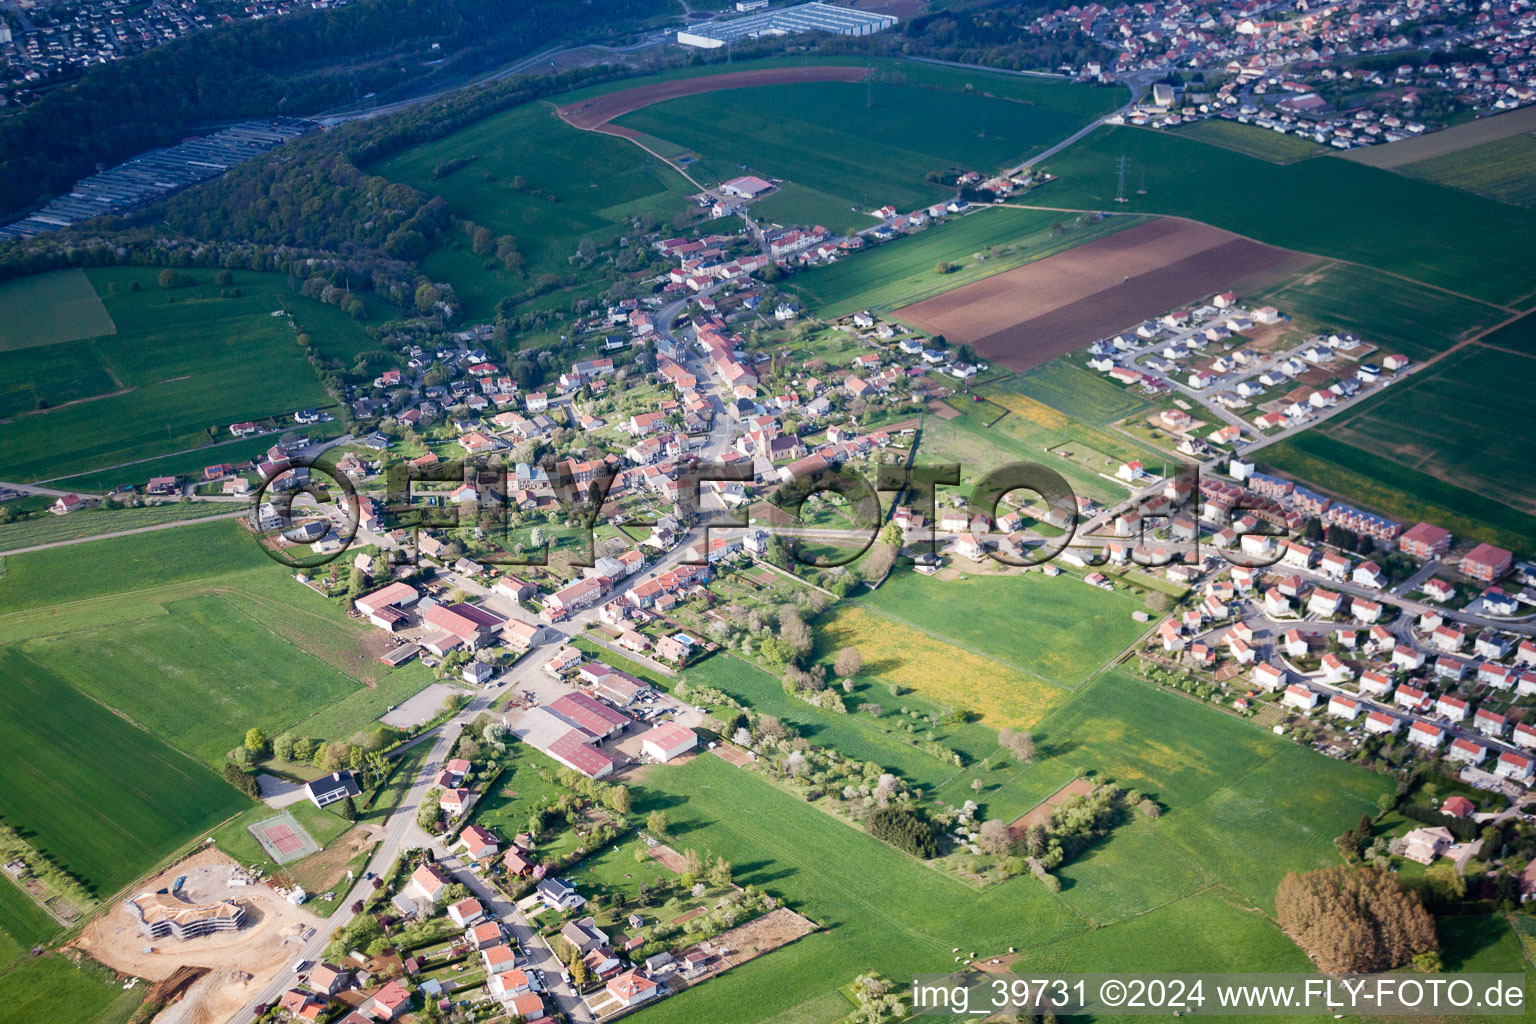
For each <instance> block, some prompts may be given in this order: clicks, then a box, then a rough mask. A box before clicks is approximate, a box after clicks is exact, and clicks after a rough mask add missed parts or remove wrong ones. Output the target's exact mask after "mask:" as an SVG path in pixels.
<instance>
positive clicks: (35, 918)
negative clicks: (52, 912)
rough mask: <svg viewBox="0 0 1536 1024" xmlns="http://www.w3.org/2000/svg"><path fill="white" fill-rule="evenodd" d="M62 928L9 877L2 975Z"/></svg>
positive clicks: (1, 916) (2, 894) (3, 898)
mask: <svg viewBox="0 0 1536 1024" xmlns="http://www.w3.org/2000/svg"><path fill="white" fill-rule="evenodd" d="M58 931H59V926H58V924H57V923H56V922H55V921H54V920H53V918H51V917H49V916H48V915H47V914H46V913H44V912H43V911H42V910H41V909H40V908H39V907H38V905H37V904H36V903H35V902H33V900H32V897H30V896H28V895H27V894H26V893H25V892H23V891H22V889H21V886H19V885H16V884H14V883H13V882H11V880H10V878H9V877H7V878H6V879H4V880H3V882H0V971H3V970H5V968H7V967H9V966H10V965H11V964H13V963H15V962H16V961H17V960H19V959H21V958H22V957H23V956H24V955H26V954H28V953H29V952H30V950H31V949H32V947H33V946H40V945H42V944H43V943H45V942H47V941H48V940H49V939H51V938H52V937H53V936H54V935H56V934H58Z"/></svg>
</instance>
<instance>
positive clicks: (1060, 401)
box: [999, 353, 1152, 427]
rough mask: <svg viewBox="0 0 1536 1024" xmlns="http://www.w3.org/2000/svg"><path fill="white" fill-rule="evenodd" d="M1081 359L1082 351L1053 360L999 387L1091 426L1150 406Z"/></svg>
mask: <svg viewBox="0 0 1536 1024" xmlns="http://www.w3.org/2000/svg"><path fill="white" fill-rule="evenodd" d="M1082 360H1083V356H1082V354H1081V353H1073V354H1072V355H1069V356H1062V357H1060V358H1059V359H1053V360H1051V361H1050V362H1048V363H1045V364H1044V365H1042V366H1037V367H1035V368H1034V369H1033V370H1030V371H1028V372H1027V373H1023V374H1020V375H1019V376H1017V377H1013V378H1010V379H1009V380H1006V381H1003V382H1002V383H1001V384H1000V385H999V389H1000V390H1006V391H1013V392H1017V393H1018V394H1021V395H1023V396H1025V397H1026V398H1032V399H1034V400H1035V401H1037V402H1042V403H1044V404H1045V405H1048V406H1050V407H1051V408H1053V409H1056V410H1058V411H1060V412H1062V413H1064V414H1066V415H1067V416H1069V417H1071V418H1072V419H1074V420H1077V421H1078V422H1079V423H1086V424H1087V425H1089V426H1091V427H1105V426H1108V425H1109V424H1111V423H1114V422H1116V421H1117V420H1123V419H1125V418H1126V417H1127V416H1134V415H1136V414H1137V413H1140V412H1145V411H1146V410H1148V409H1150V408H1151V407H1152V403H1151V402H1149V401H1147V400H1146V399H1145V398H1143V397H1142V396H1141V395H1139V394H1137V393H1136V392H1134V391H1130V390H1128V389H1126V388H1122V387H1120V386H1118V385H1116V384H1111V383H1110V382H1109V381H1108V380H1106V379H1105V378H1104V377H1102V376H1101V375H1099V374H1098V373H1095V372H1094V371H1093V370H1090V369H1088V368H1087V367H1086V366H1084V365H1083V364H1082Z"/></svg>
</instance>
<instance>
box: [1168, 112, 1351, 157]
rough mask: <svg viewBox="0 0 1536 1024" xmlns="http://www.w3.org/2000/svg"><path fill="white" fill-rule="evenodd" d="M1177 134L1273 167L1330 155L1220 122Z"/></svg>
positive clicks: (1308, 144)
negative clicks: (1264, 162)
mask: <svg viewBox="0 0 1536 1024" xmlns="http://www.w3.org/2000/svg"><path fill="white" fill-rule="evenodd" d="M1177 134H1179V135H1183V136H1187V137H1188V138H1191V139H1198V140H1199V141H1201V142H1209V143H1210V144H1211V145H1213V146H1221V147H1222V148H1223V149H1230V150H1233V151H1235V152H1238V153H1242V154H1243V155H1245V156H1254V157H1258V158H1259V159H1260V160H1268V161H1269V162H1270V163H1272V164H1290V163H1295V162H1296V161H1297V160H1305V159H1307V158H1308V157H1313V156H1317V155H1318V154H1320V153H1326V152H1328V151H1327V150H1326V149H1324V148H1323V147H1322V146H1319V145H1318V144H1317V143H1315V142H1313V141H1312V140H1310V139H1303V138H1301V137H1300V136H1296V135H1287V134H1284V133H1282V132H1274V131H1270V130H1269V129H1268V128H1260V127H1258V126H1257V125H1251V124H1239V123H1238V122H1236V121H1224V120H1221V119H1219V118H1215V119H1207V120H1203V121H1196V122H1194V123H1193V124H1191V125H1187V126H1185V127H1182V128H1179V129H1178V132H1177Z"/></svg>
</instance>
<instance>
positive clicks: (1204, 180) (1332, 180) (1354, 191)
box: [1031, 128, 1536, 303]
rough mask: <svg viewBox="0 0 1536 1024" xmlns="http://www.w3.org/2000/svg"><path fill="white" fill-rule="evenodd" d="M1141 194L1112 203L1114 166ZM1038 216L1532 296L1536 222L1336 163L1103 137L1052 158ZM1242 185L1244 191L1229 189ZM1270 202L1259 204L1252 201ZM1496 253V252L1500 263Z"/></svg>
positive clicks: (1132, 135)
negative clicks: (1166, 219)
mask: <svg viewBox="0 0 1536 1024" xmlns="http://www.w3.org/2000/svg"><path fill="white" fill-rule="evenodd" d="M1122 156H1123V157H1125V158H1126V161H1127V180H1128V181H1134V182H1138V183H1139V182H1140V179H1141V176H1142V174H1143V172H1144V173H1145V175H1146V181H1147V191H1146V194H1145V195H1142V194H1139V192H1136V191H1132V192H1131V193H1130V195H1128V196H1127V199H1128V201H1127V202H1126V203H1123V204H1115V203H1114V198H1115V189H1116V182H1117V168H1118V161H1119V160H1120V158H1121V157H1122ZM1045 168H1046V169H1047V170H1049V171H1050V172H1052V173H1053V174H1056V175H1057V176H1058V177H1059V178H1060V180H1059V181H1057V182H1053V183H1051V184H1049V185H1047V186H1046V187H1044V188H1042V189H1040V190H1038V191H1037V192H1035V193H1034V194H1032V196H1031V199H1032V200H1033V201H1034V202H1036V203H1039V204H1042V205H1049V206H1064V207H1071V208H1074V209H1090V210H1098V209H1109V208H1111V207H1112V206H1113V207H1114V208H1115V209H1117V210H1121V209H1123V210H1127V211H1130V212H1138V213H1164V214H1173V215H1176V216H1182V217H1191V218H1194V219H1195V220H1200V221H1205V222H1206V223H1209V224H1214V225H1216V226H1217V227H1221V228H1226V229H1227V230H1229V231H1234V232H1236V233H1238V234H1241V235H1246V236H1248V237H1251V238H1255V239H1257V240H1259V241H1261V242H1268V243H1270V244H1272V245H1278V246H1283V247H1286V248H1292V249H1297V250H1299V251H1302V252H1312V253H1317V254H1319V255H1323V256H1332V257H1335V258H1339V259H1347V260H1352V261H1354V262H1357V263H1363V264H1366V265H1367V266H1372V267H1376V268H1378V269H1380V270H1386V271H1389V272H1391V273H1395V274H1402V275H1404V276H1406V277H1409V278H1412V279H1414V280H1417V281H1423V282H1425V283H1428V284H1431V285H1435V286H1437V287H1440V288H1444V289H1448V290H1450V291H1454V292H1460V293H1463V294H1466V295H1469V296H1471V297H1473V298H1474V299H1478V300H1481V301H1484V302H1492V303H1511V302H1515V301H1517V300H1518V299H1520V298H1522V297H1524V296H1527V295H1529V294H1530V292H1531V281H1532V280H1533V278H1536V251H1533V250H1532V249H1531V247H1530V246H1529V245H1527V244H1526V240H1527V239H1529V238H1530V237H1531V236H1532V234H1533V233H1536V213H1532V212H1530V211H1526V210H1520V209H1511V208H1510V207H1509V206H1507V205H1505V204H1503V203H1497V202H1494V201H1493V200H1490V199H1483V198H1481V197H1479V196H1473V195H1468V194H1467V193H1465V192H1461V191H1458V190H1455V189H1448V188H1443V187H1441V186H1438V185H1432V184H1429V183H1426V182H1422V181H1416V180H1414V179H1411V178H1405V177H1403V176H1402V175H1398V174H1393V173H1391V172H1389V171H1382V170H1378V169H1376V168H1373V167H1367V166H1364V165H1362V164H1358V163H1354V162H1352V161H1349V160H1340V159H1336V158H1330V159H1321V158H1320V159H1316V160H1303V161H1300V162H1298V163H1294V164H1289V165H1286V166H1280V165H1276V164H1272V163H1270V162H1268V161H1267V160H1260V159H1257V158H1255V157H1251V156H1245V155H1243V154H1241V153H1236V152H1233V151H1231V150H1229V149H1224V148H1222V147H1220V146H1213V145H1209V144H1207V143H1203V142H1199V141H1197V140H1195V139H1190V138H1180V137H1179V136H1177V135H1174V134H1164V133H1159V132H1154V131H1150V130H1143V129H1139V128H1109V129H1103V130H1100V131H1096V132H1094V133H1093V134H1091V135H1089V136H1088V137H1086V138H1084V139H1082V140H1081V141H1079V142H1077V143H1076V144H1074V145H1073V146H1071V147H1070V148H1068V149H1066V150H1064V151H1063V152H1061V153H1059V154H1057V155H1056V156H1054V157H1052V158H1051V159H1050V160H1049V161H1047V162H1046V164H1045ZM1236 182H1240V183H1242V187H1241V188H1238V187H1234V185H1233V183H1236ZM1254 195H1264V196H1267V197H1269V201H1267V202H1264V203H1255V202H1253V201H1252V196H1254ZM1490 253H1499V254H1501V255H1500V257H1499V258H1498V259H1496V260H1492V259H1490V258H1489V254H1490Z"/></svg>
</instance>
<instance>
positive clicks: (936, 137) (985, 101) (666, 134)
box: [616, 64, 1123, 230]
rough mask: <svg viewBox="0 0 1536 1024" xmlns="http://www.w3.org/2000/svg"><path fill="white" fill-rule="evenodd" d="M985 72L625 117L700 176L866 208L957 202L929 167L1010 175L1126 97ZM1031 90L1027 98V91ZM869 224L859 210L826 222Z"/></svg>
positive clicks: (709, 97) (777, 90) (807, 90)
mask: <svg viewBox="0 0 1536 1024" xmlns="http://www.w3.org/2000/svg"><path fill="white" fill-rule="evenodd" d="M981 78H983V79H986V83H985V84H983V85H981V87H979V88H972V89H971V90H970V91H966V87H967V86H973V85H975V84H976V83H977V81H978V76H977V75H975V74H974V73H970V72H966V71H961V70H958V69H949V68H942V67H938V66H930V67H928V68H924V69H923V70H922V72H921V73H920V74H919V73H916V72H913V71H911V70H910V65H906V64H903V65H900V67H899V68H892V69H890V70H887V69H885V68H881V69H880V70H878V71H877V72H876V77H875V81H874V83H873V84H872V85H870V86H868V87H866V85H865V84H863V83H850V82H804V83H794V84H784V85H770V86H763V87H760V88H757V89H735V90H728V91H723V92H715V93H704V94H700V95H695V96H689V97H685V98H682V99H676V100H668V101H666V102H663V103H658V104H655V105H653V106H650V107H645V108H643V109H641V110H637V111H634V112H633V113H629V114H626V115H624V116H623V117H620V118H619V119H618V120H617V122H616V123H617V124H620V125H622V126H624V127H626V128H633V129H635V130H637V131H640V132H644V133H645V134H647V135H652V136H655V137H657V138H661V139H666V140H668V141H670V142H673V143H676V144H678V145H680V146H685V147H687V148H688V149H690V150H692V151H693V152H695V153H698V154H699V156H700V158H699V160H698V161H697V162H696V163H694V164H693V165H692V166H691V167H690V168H689V171H690V173H691V174H693V176H694V177H695V178H698V179H699V180H700V181H701V182H704V183H705V184H713V183H715V182H717V181H722V180H725V179H727V178H732V177H735V176H737V175H738V174H741V173H742V172H743V170H746V171H749V172H750V173H754V174H759V175H763V176H767V177H775V178H784V179H786V180H788V181H792V182H794V183H795V184H797V185H801V186H804V187H806V188H808V189H812V190H814V191H816V192H818V193H821V194H823V195H826V196H831V197H836V198H839V199H841V200H842V201H843V206H844V207H845V208H846V207H848V206H856V207H857V208H858V209H859V211H861V213H862V212H867V211H869V210H872V209H875V208H876V207H879V206H883V205H885V204H887V203H890V204H893V205H895V206H896V208H897V209H899V210H910V209H912V208H914V207H917V206H922V205H926V204H928V203H932V202H934V201H936V200H938V199H940V198H946V197H947V196H948V195H951V194H952V190H949V189H945V188H942V187H940V186H936V185H931V184H927V183H925V182H924V180H923V176H924V175H925V174H927V173H928V172H930V171H942V170H946V169H948V168H950V167H962V168H965V169H968V170H980V171H983V172H987V173H990V172H992V171H996V170H1000V169H1002V168H1004V167H1006V166H1010V165H1012V164H1015V163H1017V162H1018V161H1020V160H1022V159H1024V158H1026V157H1028V156H1030V155H1031V154H1034V153H1038V152H1040V151H1041V150H1042V149H1045V148H1046V147H1047V146H1049V145H1050V144H1051V143H1053V142H1056V141H1058V140H1060V139H1062V138H1064V137H1066V136H1068V135H1070V134H1072V132H1074V131H1076V130H1077V129H1078V128H1081V127H1082V126H1083V124H1085V123H1087V122H1088V121H1089V120H1092V118H1093V116H1095V115H1096V114H1100V113H1104V112H1106V111H1107V110H1110V109H1113V108H1114V107H1115V106H1116V105H1118V103H1119V102H1120V101H1121V100H1122V99H1123V94H1121V93H1120V92H1118V90H1115V91H1110V90H1096V89H1091V88H1087V87H1079V86H1071V85H1064V84H1062V83H1059V82H1044V81H1037V82H1034V83H1028V82H1017V81H1015V80H1001V79H990V78H988V77H987V76H981ZM996 81H1008V84H1009V86H1010V87H1011V89H1010V92H1012V93H1014V95H1010V96H1007V97H1005V96H1003V95H999V94H998V93H997V92H992V91H991V90H990V89H989V88H988V86H989V85H990V84H992V83H993V82H996ZM1030 85H1032V86H1033V88H1030V89H1028V95H1027V96H1025V95H1022V94H1019V90H1020V89H1021V88H1027V87H1028V86H1030ZM989 93H990V94H989ZM722 125H729V126H730V130H729V131H722V130H721V126H722ZM829 209H830V208H829ZM869 223H870V221H869V220H868V218H867V217H863V218H861V217H860V216H859V215H858V214H851V213H850V214H849V215H845V216H844V217H843V219H842V221H841V222H838V223H831V224H827V225H826V226H827V227H829V228H833V229H834V230H839V229H843V228H846V227H849V226H853V225H856V226H858V227H867V226H868V225H869Z"/></svg>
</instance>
